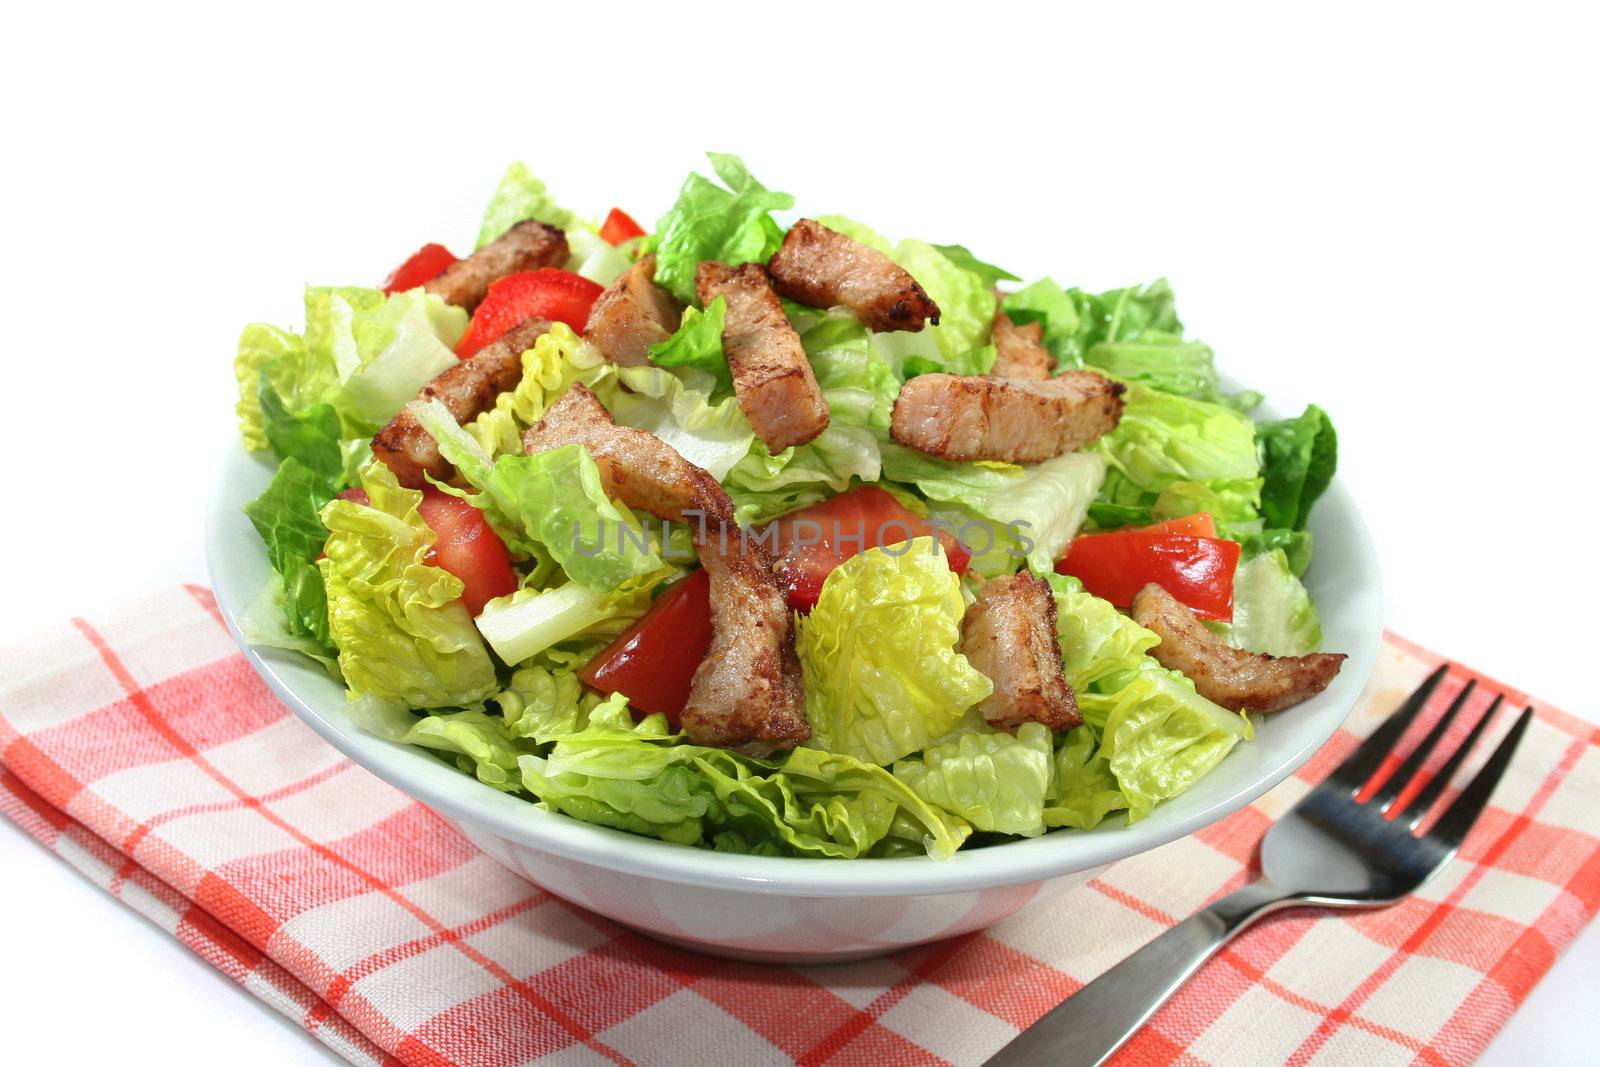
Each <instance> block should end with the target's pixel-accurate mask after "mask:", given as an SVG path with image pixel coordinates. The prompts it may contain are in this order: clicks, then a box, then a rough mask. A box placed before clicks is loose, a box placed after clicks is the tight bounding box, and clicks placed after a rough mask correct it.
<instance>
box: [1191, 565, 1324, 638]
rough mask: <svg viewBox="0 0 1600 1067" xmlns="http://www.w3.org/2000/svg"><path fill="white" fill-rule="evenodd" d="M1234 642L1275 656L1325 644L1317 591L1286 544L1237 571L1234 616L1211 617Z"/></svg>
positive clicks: (1234, 583) (1226, 636) (1234, 575)
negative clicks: (1295, 567) (1314, 599)
mask: <svg viewBox="0 0 1600 1067" xmlns="http://www.w3.org/2000/svg"><path fill="white" fill-rule="evenodd" d="M1208 625H1210V626H1211V627H1212V628H1213V629H1215V630H1217V631H1218V632H1219V633H1221V634H1222V635H1223V636H1224V638H1226V639H1227V641H1228V643H1229V644H1231V645H1233V646H1234V647H1236V648H1244V649H1249V650H1250V651H1251V652H1265V653H1266V654H1267V655H1269V656H1303V655H1305V654H1306V653H1308V652H1315V651H1316V650H1317V648H1318V647H1319V646H1320V645H1321V644H1322V624H1321V623H1320V622H1319V621H1318V620H1317V609H1316V607H1315V606H1314V605H1313V604H1312V603H1311V594H1310V593H1308V592H1306V587H1305V586H1303V585H1301V584H1300V579H1299V578H1296V577H1295V575H1294V572H1293V571H1292V570H1290V569H1289V559H1288V557H1287V556H1286V555H1285V554H1284V552H1283V550H1282V549H1273V550H1271V551H1269V552H1263V553H1261V554H1259V555H1256V556H1251V557H1250V558H1248V559H1246V560H1245V561H1244V562H1243V563H1240V564H1239V566H1238V569H1236V570H1235V571H1234V572H1233V621H1232V622H1231V623H1209V624H1208Z"/></svg>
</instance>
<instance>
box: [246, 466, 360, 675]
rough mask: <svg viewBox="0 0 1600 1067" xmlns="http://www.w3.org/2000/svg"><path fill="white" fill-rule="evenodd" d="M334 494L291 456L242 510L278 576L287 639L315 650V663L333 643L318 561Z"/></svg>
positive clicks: (327, 482) (333, 488) (329, 484)
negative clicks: (324, 513)
mask: <svg viewBox="0 0 1600 1067" xmlns="http://www.w3.org/2000/svg"><path fill="white" fill-rule="evenodd" d="M336 491H337V486H336V485H335V484H334V483H333V482H332V481H331V480H330V479H329V478H327V477H326V476H325V475H323V474H321V473H319V472H317V471H314V470H312V469H311V468H310V467H307V466H306V465H305V464H304V463H302V462H300V460H298V459H296V458H295V457H293V456H290V457H289V458H287V459H285V460H284V461H283V462H282V463H281V464H279V466H278V469H277V471H276V472H275V473H274V474H273V476H272V481H271V482H270V483H268V485H267V488H266V491H265V492H263V493H262V494H261V495H260V496H258V497H256V498H255V499H254V500H252V501H251V502H250V503H248V504H246V505H245V508H244V513H245V515H246V516H248V517H249V519H250V524H251V525H252V526H254V527H255V528H256V533H258V534H260V535H261V540H262V541H263V542H265V543H266V546H267V559H268V561H269V562H270V563H271V564H272V569H273V570H274V571H276V572H277V574H278V578H279V583H280V596H281V604H282V607H283V621H284V626H285V627H286V628H287V635H288V637H289V638H291V639H295V640H297V641H304V642H307V643H309V645H310V646H311V647H314V648H316V649H318V650H319V655H318V658H319V659H321V658H326V654H327V653H329V652H331V651H332V650H333V642H332V638H331V636H330V635H329V632H328V601H327V594H326V592H325V591H324V589H323V584H322V575H321V573H320V572H319V571H318V570H317V567H316V559H317V557H318V556H319V555H321V553H322V546H323V543H324V542H325V541H326V540H327V538H328V531H327V529H326V528H325V527H324V526H323V525H322V518H321V511H322V507H323V505H325V504H326V503H327V502H328V501H329V500H332V499H333V495H334V493H335V492H336ZM279 644H281V642H279Z"/></svg>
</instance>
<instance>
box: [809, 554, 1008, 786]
mask: <svg viewBox="0 0 1600 1067" xmlns="http://www.w3.org/2000/svg"><path fill="white" fill-rule="evenodd" d="M964 610H965V604H964V603H963V602H962V599H961V591H960V582H959V580H958V579H957V578H956V576H955V575H953V574H951V573H950V568H949V565H948V564H947V563H946V561H945V557H944V550H943V549H942V548H941V547H940V546H939V542H938V541H937V540H936V539H934V538H931V537H919V538H915V539H913V540H911V541H907V542H903V543H902V544H901V545H897V546H894V547H893V548H891V549H884V548H873V549H868V550H867V551H865V552H862V553H860V554H859V555H856V556H852V557H851V558H850V559H848V560H846V561H845V562H844V563H843V564H841V565H840V566H839V567H838V568H837V569H835V570H834V571H833V573H832V574H830V575H828V578H827V580H826V581H825V582H823V584H822V593H821V595H820V597H819V598H818V600H817V606H816V607H815V608H814V609H813V610H812V612H811V615H810V617H808V618H806V619H805V620H803V621H802V622H801V623H800V632H799V638H798V640H797V642H796V649H797V651H798V652H799V654H800V662H801V665H802V666H803V667H804V669H805V688H806V715H807V717H808V718H809V719H810V720H811V734H812V740H811V742H810V744H811V745H812V746H814V747H817V748H822V749H826V750H827V751H829V752H842V753H845V754H846V755H850V756H854V757H856V758H857V759H861V760H865V761H867V762H869V763H876V764H879V765H884V764H890V763H893V762H894V761H895V760H897V759H900V758H901V757H903V756H907V755H910V754H911V753H913V752H917V751H919V750H921V749H923V748H926V747H927V746H928V745H929V744H932V743H933V742H935V741H936V740H938V739H939V738H941V737H943V736H944V735H945V734H947V733H949V732H950V731H951V730H952V729H953V728H954V727H955V726H956V725H957V723H958V722H960V721H961V719H962V716H963V713H965V712H966V710H967V709H968V708H970V707H972V706H973V705H974V704H976V703H978V702H979V701H980V700H982V699H984V698H985V697H987V696H988V695H989V693H990V691H991V689H992V688H993V687H992V685H991V683H990V682H989V679H988V678H986V677H984V676H983V674H982V673H980V672H979V671H978V670H977V669H976V668H974V667H973V666H972V665H971V664H970V663H968V662H967V658H966V657H965V656H963V655H962V654H961V653H960V651H958V646H959V644H960V640H961V615H962V612H963V611H964Z"/></svg>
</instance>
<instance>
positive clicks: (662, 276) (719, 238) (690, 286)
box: [653, 152, 794, 304]
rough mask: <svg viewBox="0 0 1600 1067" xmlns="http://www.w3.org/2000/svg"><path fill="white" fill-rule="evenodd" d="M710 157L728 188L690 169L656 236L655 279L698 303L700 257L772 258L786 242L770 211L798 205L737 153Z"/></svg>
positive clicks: (733, 259)
mask: <svg viewBox="0 0 1600 1067" xmlns="http://www.w3.org/2000/svg"><path fill="white" fill-rule="evenodd" d="M707 156H708V157H709V158H710V159H711V165H712V167H713V168H714V169H715V170H716V172H717V177H719V178H721V179H722V181H723V183H724V184H725V185H726V186H727V188H726V189H724V188H722V187H721V186H719V185H717V184H716V183H715V182H712V181H711V180H710V179H708V178H703V177H701V176H700V175H698V174H690V175H689V177H688V178H686V179H684V183H683V188H682V189H680V190H679V191H678V200H677V203H675V204H673V205H672V207H671V209H670V210H668V211H667V213H666V214H665V215H663V216H662V217H661V221H659V222H658V223H656V232H655V235H654V239H653V245H654V248H655V254H656V275H655V281H656V284H657V285H659V286H661V287H662V288H663V289H665V290H667V291H668V292H669V293H671V294H672V295H673V296H676V297H677V298H678V299H679V300H681V301H683V302H684V303H685V304H698V303H699V300H698V299H697V297H696V294H695V288H694V271H695V266H696V265H697V264H698V263H700V261H701V260H707V259H711V260H718V261H720V262H722V263H728V264H731V265H733V266H738V265H739V264H741V263H749V262H752V261H762V262H765V261H766V260H767V259H768V258H770V257H771V255H772V254H773V253H774V252H776V251H777V250H778V246H779V245H781V244H782V243H783V228H782V227H781V226H779V225H778V224H777V223H776V222H775V221H773V218H772V216H771V214H770V212H772V211H781V210H784V209H786V208H791V207H793V206H794V197H792V196H790V195H789V194H788V193H775V192H772V191H770V190H768V189H767V188H766V187H765V186H763V185H762V184H761V183H760V182H758V181H756V180H755V178H754V177H752V176H751V174H750V171H749V170H748V169H747V168H746V167H745V165H744V161H743V160H741V159H740V158H739V157H738V156H730V155H724V154H723V153H720V152H708V153H707Z"/></svg>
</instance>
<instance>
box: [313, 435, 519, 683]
mask: <svg viewBox="0 0 1600 1067" xmlns="http://www.w3.org/2000/svg"><path fill="white" fill-rule="evenodd" d="M361 484H362V487H363V488H364V489H366V491H367V495H368V497H369V498H370V499H371V501H372V504H371V506H363V505H361V504H357V503H355V502H353V501H349V500H333V501H330V502H329V503H328V504H326V505H325V506H324V507H323V509H322V523H323V525H324V526H326V527H327V528H328V531H329V533H328V539H327V544H326V553H327V554H326V555H325V556H324V557H323V558H322V559H321V560H319V561H318V563H317V567H318V569H319V570H320V571H321V573H322V580H323V584H324V585H325V586H326V587H327V592H328V629H329V632H330V634H331V635H332V637H333V643H334V645H335V646H337V648H338V649H339V667H340V670H341V671H343V673H344V677H345V681H346V683H347V684H348V685H349V687H350V691H351V692H352V693H353V694H355V695H358V696H359V695H362V694H367V693H370V694H373V695H374V696H377V697H381V698H384V699H387V700H394V701H398V702H400V703H403V704H405V705H407V706H408V707H413V708H435V707H450V706H455V707H460V706H464V705H468V704H473V703H475V702H477V701H479V700H482V699H483V698H484V697H486V696H488V695H489V694H490V693H492V692H494V690H495V689H496V682H495V673H494V664H493V663H492V662H491V661H490V659H489V653H488V651H487V650H486V649H485V648H484V647H483V641H482V639H480V638H479V636H478V632H477V630H475V629H474V628H473V626H472V619H471V617H470V616H469V615H468V614H467V609H466V608H465V607H463V606H462V604H461V599H460V598H461V591H462V584H461V579H459V578H457V577H456V576H455V575H453V574H451V573H449V572H448V571H444V570H441V569H439V568H438V567H434V566H430V565H429V564H428V563H426V562H425V560H426V559H427V555H428V551H429V549H431V548H432V547H433V542H434V535H433V531H432V530H430V529H429V528H428V524H427V523H425V522H423V521H422V516H421V515H419V514H418V513H417V504H418V502H419V501H421V499H422V494H421V493H420V492H416V491H414V490H410V489H402V488H401V487H400V485H399V484H398V483H397V482H396V481H395V477H394V474H393V473H392V472H391V471H390V470H389V468H388V467H386V466H384V465H383V464H381V463H372V464H369V465H368V466H367V467H366V468H365V469H364V470H363V471H362V475H361Z"/></svg>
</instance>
